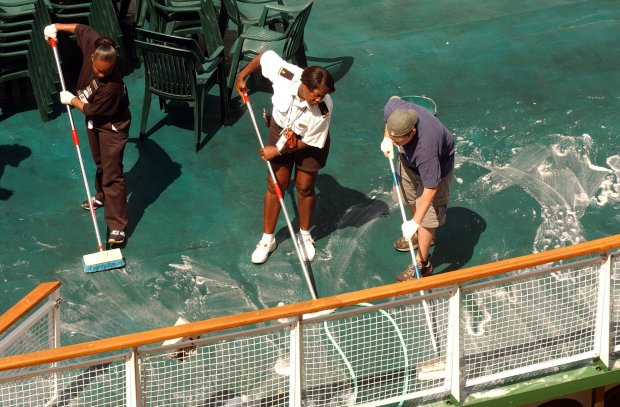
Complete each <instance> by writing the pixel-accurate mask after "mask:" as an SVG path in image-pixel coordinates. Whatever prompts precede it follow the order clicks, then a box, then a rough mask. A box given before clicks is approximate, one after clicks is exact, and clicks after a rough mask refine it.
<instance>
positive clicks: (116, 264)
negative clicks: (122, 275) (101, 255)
mask: <svg viewBox="0 0 620 407" xmlns="http://www.w3.org/2000/svg"><path fill="white" fill-rule="evenodd" d="M121 267H125V260H123V259H121V260H114V261H109V262H106V263H100V264H94V265H92V266H87V265H86V264H84V272H85V273H94V272H97V271H105V270H112V269H118V268H121Z"/></svg>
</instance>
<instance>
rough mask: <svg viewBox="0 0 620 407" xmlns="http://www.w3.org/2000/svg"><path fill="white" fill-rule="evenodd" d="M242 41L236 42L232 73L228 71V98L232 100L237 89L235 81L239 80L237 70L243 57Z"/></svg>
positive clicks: (233, 47)
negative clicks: (234, 90)
mask: <svg viewBox="0 0 620 407" xmlns="http://www.w3.org/2000/svg"><path fill="white" fill-rule="evenodd" d="M242 46H243V43H242V41H240V40H239V39H237V40H235V43H234V44H233V46H232V48H231V54H232V55H233V58H232V62H231V64H230V71H228V98H229V100H230V99H232V92H233V89H234V88H235V79H237V69H238V68H239V59H240V56H241V47H242Z"/></svg>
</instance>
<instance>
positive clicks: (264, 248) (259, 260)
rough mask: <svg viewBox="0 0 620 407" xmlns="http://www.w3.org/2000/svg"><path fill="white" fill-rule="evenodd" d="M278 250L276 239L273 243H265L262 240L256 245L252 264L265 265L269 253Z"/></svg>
mask: <svg viewBox="0 0 620 407" xmlns="http://www.w3.org/2000/svg"><path fill="white" fill-rule="evenodd" d="M275 249H276V239H272V240H271V242H269V243H265V242H263V241H262V240H261V241H260V242H258V244H257V245H256V249H254V253H252V263H254V264H263V263H264V262H266V261H267V258H268V257H269V253H271V252H272V251H274V250H275Z"/></svg>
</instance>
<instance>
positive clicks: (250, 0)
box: [220, 0, 284, 36]
mask: <svg viewBox="0 0 620 407" xmlns="http://www.w3.org/2000/svg"><path fill="white" fill-rule="evenodd" d="M268 3H271V4H274V3H275V4H280V5H284V3H283V2H282V0H222V9H221V11H220V13H221V14H220V29H221V33H222V35H224V33H225V32H226V29H227V27H228V23H229V22H233V23H234V24H235V26H236V27H237V36H239V35H241V34H243V31H244V30H245V27H247V26H252V25H258V24H259V23H260V21H261V16H262V15H263V12H264V9H265V5H266V4H268ZM281 21H282V20H281V18H280V17H279V16H278V17H275V16H274V17H272V19H271V20H270V21H269V22H268V25H269V26H271V27H272V28H274V24H275V23H277V22H281ZM262 25H264V24H262Z"/></svg>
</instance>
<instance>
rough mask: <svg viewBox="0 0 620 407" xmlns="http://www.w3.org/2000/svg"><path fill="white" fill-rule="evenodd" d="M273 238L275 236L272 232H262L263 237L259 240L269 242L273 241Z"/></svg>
mask: <svg viewBox="0 0 620 407" xmlns="http://www.w3.org/2000/svg"><path fill="white" fill-rule="evenodd" d="M275 238H276V237H275V236H274V235H273V234H270V233H263V238H262V239H261V242H263V243H271V242H273V240H274V239H275Z"/></svg>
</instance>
